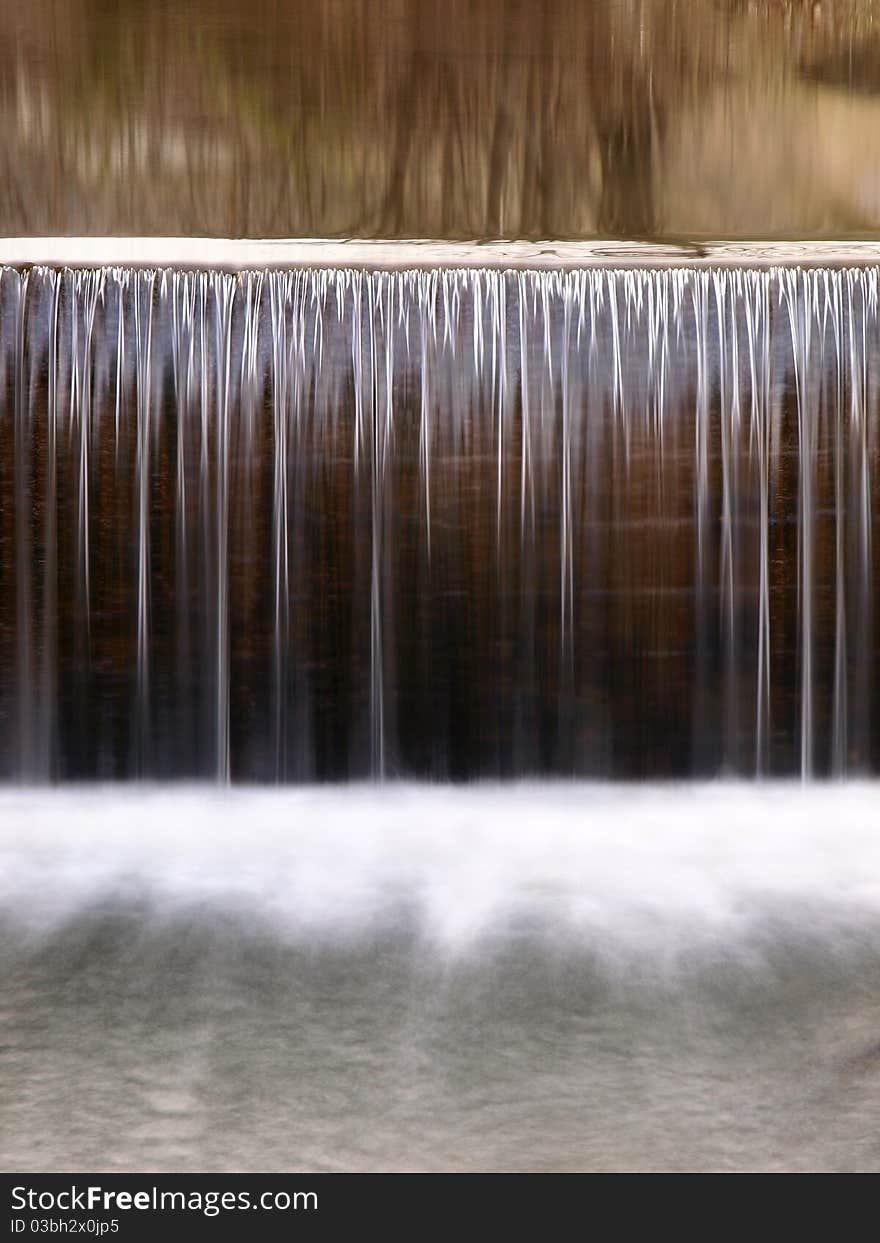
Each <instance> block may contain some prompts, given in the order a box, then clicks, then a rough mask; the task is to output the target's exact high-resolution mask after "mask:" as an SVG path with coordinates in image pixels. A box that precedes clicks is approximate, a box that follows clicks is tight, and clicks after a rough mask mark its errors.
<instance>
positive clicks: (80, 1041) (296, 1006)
mask: <svg viewBox="0 0 880 1243" xmlns="http://www.w3.org/2000/svg"><path fill="white" fill-rule="evenodd" d="M877 798H878V795H877V791H876V789H875V787H873V786H872V785H868V784H866V785H858V784H848V785H846V786H843V787H839V786H818V787H812V788H810V789H801V788H800V787H797V786H791V785H772V784H771V785H741V784H740V785H722V784H712V785H695V784H691V785H687V786H681V787H677V786H664V787H656V786H639V787H615V786H607V785H602V786H596V785H585V784H569V783H561V784H549V785H548V784H546V783H541V784H534V785H532V784H516V785H510V786H498V785H486V786H471V787H467V788H453V787H448V786H447V787H426V786H415V785H413V786H407V785H404V786H399V785H396V784H390V785H387V786H385V787H375V786H373V787H369V786H349V787H346V788H340V787H320V788H311V789H299V790H286V791H273V790H266V789H263V790H256V789H238V790H233V791H227V792H225V793H220V792H216V793H215V792H212V791H211V789H210V788H207V789H206V788H204V787H202V788H196V787H191V788H182V789H178V790H169V789H167V788H155V789H149V788H146V789H144V788H128V789H126V788H120V787H117V788H112V789H111V788H104V789H97V788H96V789H82V790H79V791H71V790H69V789H65V790H59V791H56V792H39V791H35V790H24V789H22V790H17V791H12V790H9V791H7V792H6V793H4V794H3V795H2V797H0V817H2V822H3V826H4V833H3V846H2V852H3V859H2V867H0V876H2V880H0V906H2V912H3V916H2V918H3V925H2V927H3V935H2V942H0V944H2V951H0V952H2V959H3V961H2V972H0V978H2V986H0V1005H2V1013H3V1025H4V1043H3V1051H2V1054H0V1078H2V1085H3V1090H2V1092H0V1102H2V1104H0V1159H2V1161H3V1162H4V1165H5V1166H6V1168H25V1167H30V1168H35V1167H36V1168H45V1169H49V1168H66V1169H70V1168H87V1167H90V1166H94V1165H95V1164H96V1163H97V1165H99V1166H100V1167H101V1168H120V1169H126V1168H128V1169H131V1168H137V1169H161V1168H164V1169H197V1168H212V1169H236V1168H238V1169H244V1168H255V1169H281V1168H306V1169H326V1168H346V1169H350V1168H368V1169H385V1168H409V1169H437V1168H440V1169H453V1168H476V1169H600V1168H630V1167H637V1168H658V1169H659V1168H672V1169H675V1168H711V1169H719V1168H720V1169H733V1168H750V1169H754V1168H760V1169H772V1168H793V1169H813V1168H822V1169H825V1168H830V1169H837V1168H841V1169H843V1168H846V1169H853V1168H876V1166H877V1163H878V1160H880V1149H878V1141H877V1133H876V1126H875V1121H876V1116H877V1109H878V1107H880V1003H878V999H877V993H876V980H877V978H878V976H877V972H878V968H880V838H878V835H877V832H876V808H877Z"/></svg>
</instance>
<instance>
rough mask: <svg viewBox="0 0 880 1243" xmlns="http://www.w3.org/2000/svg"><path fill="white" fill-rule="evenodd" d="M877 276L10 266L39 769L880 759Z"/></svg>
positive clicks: (158, 771) (369, 772)
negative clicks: (879, 684)
mask: <svg viewBox="0 0 880 1243" xmlns="http://www.w3.org/2000/svg"><path fill="white" fill-rule="evenodd" d="M878 279H880V268H878V267H877V266H874V265H873V264H869V265H863V266H858V267H831V266H826V267H813V268H808V267H800V266H792V267H789V266H779V265H776V266H773V265H771V266H766V265H763V264H762V265H761V266H760V267H759V266H754V267H735V266H734V267H728V266H713V265H709V266H703V265H696V264H691V265H690V266H688V265H687V264H686V263H685V265H684V266H682V265H678V266H664V267H630V268H625V269H624V268H602V267H590V268H586V267H582V268H578V267H568V266H563V265H559V266H557V267H556V268H551V269H549V270H540V271H538V270H513V269H510V268H508V269H503V268H499V267H493V266H486V267H483V268H480V267H460V268H458V267H456V268H449V267H441V268H432V269H419V270H416V269H402V270H373V269H370V268H360V267H355V266H352V267H342V268H341V267H335V268H321V267H304V268H298V269H296V270H283V269H282V270H277V269H268V268H267V269H266V270H264V271H256V270H243V271H240V272H235V273H232V272H229V271H224V270H207V269H205V270H184V269H183V268H151V267H146V268H122V267H91V268H89V267H86V268H84V269H79V270H73V269H71V268H47V267H33V268H26V269H18V268H5V269H3V272H2V278H0V399H2V407H0V497H2V506H0V765H2V775H3V776H4V777H5V778H6V779H10V780H15V781H27V782H40V781H54V780H62V779H80V778H90V779H91V778H101V779H103V778H107V779H109V778H126V777H141V778H154V777H155V778H169V777H179V778H192V777H201V778H211V779H216V780H218V781H221V782H225V781H228V780H231V779H235V780H242V781H252V780H253V781H281V782H289V781H307V780H325V779H347V778H360V777H373V778H382V777H394V776H421V777H431V778H445V777H452V778H457V779H461V778H475V777H488V776H501V777H517V776H525V775H539V774H547V775H550V774H556V775H583V776H600V777H614V778H621V777H685V776H693V775H712V774H720V773H736V774H747V775H752V774H758V775H775V774H776V775H797V776H803V777H811V776H813V775H824V774H833V775H837V776H842V775H844V774H847V773H859V772H861V773H867V772H874V771H876V770H877V768H878V767H880V728H878V727H880V720H878V714H880V704H878V698H880V697H878V695H877V693H876V692H875V691H874V689H873V684H874V681H875V670H876V668H877V662H878V656H880V653H878V638H880V632H878V616H877V612H878V610H877V609H876V607H875V603H874V590H873V584H874V581H875V577H876V573H877V568H878V567H877V548H876V546H877V542H878V541H877V539H876V538H875V535H874V527H875V522H876V519H877V514H876V509H877V499H878V488H877V483H876V479H877V452H878V435H877V433H878V419H877V411H878V381H880V368H878V364H877V357H878V354H877V347H878Z"/></svg>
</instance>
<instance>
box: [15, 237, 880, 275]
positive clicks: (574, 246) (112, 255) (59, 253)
mask: <svg viewBox="0 0 880 1243" xmlns="http://www.w3.org/2000/svg"><path fill="white" fill-rule="evenodd" d="M0 264H4V265H6V266H9V267H32V266H46V267H72V268H94V267H105V266H106V267H116V266H118V267H140V268H162V267H173V268H196V269H205V268H214V269H221V270H227V271H241V270H247V269H266V268H276V269H287V268H355V269H362V270H368V271H401V270H406V269H422V270H424V269H430V268H492V269H495V270H499V269H500V270H504V269H508V268H520V269H563V270H566V269H574V268H657V267H675V268H769V267H777V266H779V267H813V268H815V267H823V268H824V267H831V268H840V267H866V266H872V265H875V264H878V265H880V240H878V241H845V240H844V241H837V242H835V241H800V242H797V241H787V242H772V241H767V242H748V241H746V242H705V243H693V244H687V243H681V244H678V243H676V244H669V245H665V244H660V243H655V242H614V241H593V242H442V241H400V242H398V241H339V240H325V239H321V238H306V239H291V240H285V239H278V240H262V241H261V240H249V239H230V238H190V237H19V238H15V237H11V238H2V239H0Z"/></svg>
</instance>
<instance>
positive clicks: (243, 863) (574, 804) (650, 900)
mask: <svg viewBox="0 0 880 1243" xmlns="http://www.w3.org/2000/svg"><path fill="white" fill-rule="evenodd" d="M878 809H880V787H878V786H876V785H871V784H847V785H841V786H832V785H829V786H795V785H753V784H706V785H687V786H665V787H655V786H635V787H633V786H629V787H622V786H607V785H590V784H564V783H559V784H544V783H542V784H517V785H506V786H499V785H483V786H467V787H449V786H445V787H431V786H416V785H397V784H392V785H387V786H348V787H313V788H295V789H281V790H280V789H259V790H257V789H253V788H247V789H233V790H232V791H219V790H214V789H212V788H208V787H168V786H166V787H162V788H149V787H146V788H144V787H114V788H103V789H102V788H85V787H84V788H62V789H57V790H47V791H30V790H20V789H19V790H11V789H7V790H5V791H3V792H2V793H0V910H2V912H3V913H4V914H5V915H6V916H7V917H10V916H11V917H12V918H13V919H15V921H16V922H17V923H20V924H22V925H25V926H27V927H28V928H29V929H30V930H31V931H32V932H33V933H35V934H38V933H40V932H44V931H48V930H51V929H52V928H55V927H57V926H58V925H59V924H60V923H61V922H62V921H63V920H65V919H66V918H68V917H70V916H71V915H73V914H75V913H77V912H78V911H81V910H83V909H84V908H87V907H89V906H90V905H92V904H94V903H96V902H100V901H102V900H105V899H107V898H113V899H119V898H122V899H123V900H125V899H126V897H128V896H131V897H135V896H137V897H138V898H140V899H143V898H146V899H147V900H148V901H149V902H150V903H151V904H153V906H154V908H155V910H156V912H157V913H158V914H160V915H161V914H162V913H172V914H173V913H179V912H180V911H181V910H187V909H191V908H193V907H197V908H202V909H204V908H210V909H215V908H216V909H219V910H225V909H230V908H232V909H236V910H239V911H245V912H250V913H253V914H254V915H255V916H257V917H259V918H260V919H264V920H267V921H271V922H272V923H273V924H274V925H277V927H278V928H279V929H280V930H281V931H282V932H283V933H285V934H287V935H291V936H301V935H314V934H319V935H330V936H350V935H357V934H358V932H359V931H360V930H362V929H363V928H365V927H367V926H369V925H371V924H373V923H375V922H377V921H382V920H383V919H389V918H393V917H394V913H395V912H397V913H398V915H399V913H400V912H401V911H402V910H406V911H407V912H408V914H409V915H412V914H415V917H416V918H417V920H418V923H419V926H420V928H421V931H422V932H423V934H424V936H425V937H426V938H428V939H429V940H430V941H432V942H434V943H436V945H437V946H438V947H441V948H445V949H446V950H447V951H450V952H461V951H464V950H466V949H467V947H468V946H471V945H473V944H475V943H476V942H477V941H478V940H479V939H480V938H483V937H484V936H486V935H487V934H491V933H492V932H493V930H497V929H499V928H505V929H509V928H510V927H511V926H513V927H523V926H528V927H534V926H539V927H541V928H542V929H544V930H545V931H546V930H547V929H551V930H555V932H556V934H558V935H560V936H565V937H577V938H580V939H583V940H585V941H588V942H589V943H590V944H591V945H595V946H597V947H599V948H604V950H605V952H609V953H623V952H627V951H630V950H633V949H642V950H643V949H645V948H646V947H652V946H653V947H654V948H655V949H661V950H663V952H668V951H670V950H673V951H675V950H677V949H680V948H682V947H688V946H693V945H694V944H695V943H705V942H707V941H708V942H718V943H726V944H729V943H730V942H731V941H736V940H737V939H741V938H743V937H744V936H745V935H746V934H747V933H748V931H749V930H750V929H751V928H753V927H754V926H755V925H756V923H757V922H759V921H761V920H764V921H766V920H767V919H768V918H771V919H773V920H775V921H779V920H783V921H788V922H792V921H794V923H797V921H798V920H803V921H804V922H805V927H804V931H805V932H806V933H807V934H812V933H814V932H815V931H816V927H817V926H818V925H817V921H818V924H819V925H823V926H825V927H826V928H827V930H828V931H829V932H830V931H831V929H832V928H834V927H839V926H841V925H845V926H846V927H848V928H852V927H856V928H858V927H859V926H865V922H866V920H867V921H873V920H875V919H877V918H878V917H880V816H878Z"/></svg>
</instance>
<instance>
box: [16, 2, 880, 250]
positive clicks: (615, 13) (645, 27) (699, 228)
mask: <svg viewBox="0 0 880 1243" xmlns="http://www.w3.org/2000/svg"><path fill="white" fill-rule="evenodd" d="M878 90H880V4H878V3H877V2H876V0H821V2H819V0H816V2H813V0H810V2H799V0H786V2H785V3H783V2H782V0H754V2H749V3H746V2H745V0H593V2H591V3H587V4H584V3H578V2H575V0H541V2H540V3H537V2H535V0H448V2H447V3H429V2H426V0H422V2H419V3H413V2H412V0H325V3H322V4H314V3H311V2H309V0H283V2H280V3H279V0H252V2H251V3H250V4H248V5H241V4H240V3H239V2H238V0H170V2H165V3H161V4H150V5H145V4H142V3H135V2H133V0H33V2H32V3H31V4H29V5H22V4H20V3H18V2H17V0H0V136H2V143H0V149H2V159H3V168H2V177H0V230H2V231H4V232H6V233H11V234H15V233H32V234H41V233H72V234H81V233H97V234H100V233H105V234H116V233H156V234H161V233H169V234H174V233H182V234H190V233H196V234H215V235H274V236H294V235H312V236H316V235H358V236H454V237H473V236H494V235H504V236H509V235H524V236H526V235H527V236H542V237H551V236H556V237H559V236H588V235H593V234H596V233H600V234H627V235H634V236H646V235H657V234H665V235H677V234H693V233H703V234H714V235H722V234H739V235H751V234H762V235H779V234H787V233H801V234H814V233H815V234H830V233H834V234H838V233H859V232H864V231H869V230H872V229H875V228H877V227H878V224H880V176H878V173H877V169H878V167H880V102H878Z"/></svg>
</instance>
